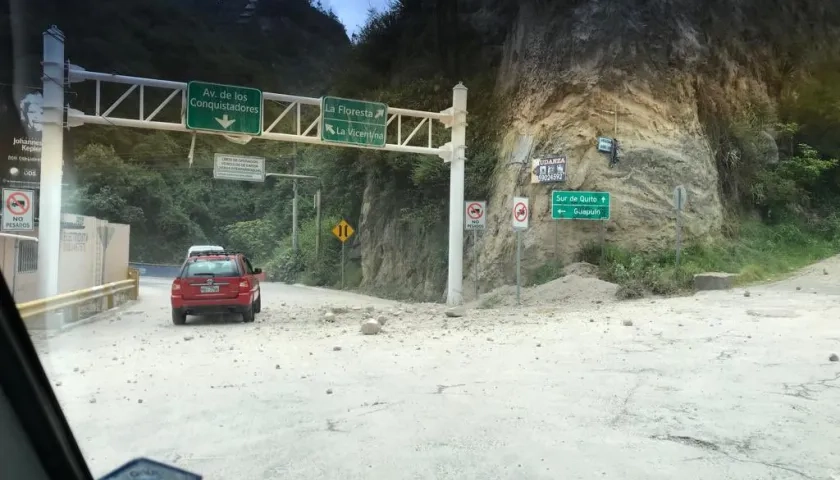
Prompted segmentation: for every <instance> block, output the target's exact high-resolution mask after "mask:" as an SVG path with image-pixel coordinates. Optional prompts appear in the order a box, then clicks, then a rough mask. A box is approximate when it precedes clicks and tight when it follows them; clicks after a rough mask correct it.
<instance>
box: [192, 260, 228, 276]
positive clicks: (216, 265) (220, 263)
mask: <svg viewBox="0 0 840 480" xmlns="http://www.w3.org/2000/svg"><path fill="white" fill-rule="evenodd" d="M182 276H183V277H238V276H239V267H238V266H237V263H236V261H235V260H233V259H204V258H198V259H196V260H194V261H191V262H188V263H187V265H186V267H184V273H183V275H182Z"/></svg>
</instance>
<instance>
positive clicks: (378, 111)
mask: <svg viewBox="0 0 840 480" xmlns="http://www.w3.org/2000/svg"><path fill="white" fill-rule="evenodd" d="M387 128H388V105H385V104H384V103H378V102H364V101H361V100H350V99H347V98H338V97H323V98H322V99H321V140H323V141H324V142H328V143H342V144H346V145H359V146H363V147H380V148H381V147H384V146H385V132H386V130H387Z"/></svg>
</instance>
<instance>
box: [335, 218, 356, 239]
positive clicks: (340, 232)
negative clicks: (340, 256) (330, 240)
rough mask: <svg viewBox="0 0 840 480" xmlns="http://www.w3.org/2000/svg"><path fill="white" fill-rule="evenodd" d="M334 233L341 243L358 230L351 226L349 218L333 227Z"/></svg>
mask: <svg viewBox="0 0 840 480" xmlns="http://www.w3.org/2000/svg"><path fill="white" fill-rule="evenodd" d="M332 233H333V235H335V238H337V239H339V240H340V241H341V243H344V242H346V241H347V239H348V238H350V237H352V236H353V234H354V233H356V231H355V230H353V227H351V226H350V224H349V223H347V220H343V219H342V220H341V221H340V222H338V224H337V225H336V226H334V227H333V229H332Z"/></svg>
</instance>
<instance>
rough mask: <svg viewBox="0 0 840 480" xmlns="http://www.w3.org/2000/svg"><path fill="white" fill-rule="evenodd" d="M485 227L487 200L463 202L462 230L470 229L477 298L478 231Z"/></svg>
mask: <svg viewBox="0 0 840 480" xmlns="http://www.w3.org/2000/svg"><path fill="white" fill-rule="evenodd" d="M486 229H487V202H486V201H484V200H481V201H466V202H464V230H467V231H472V237H473V270H474V271H475V272H474V274H475V298H476V299H478V293H479V292H478V232H479V231H484V230H486Z"/></svg>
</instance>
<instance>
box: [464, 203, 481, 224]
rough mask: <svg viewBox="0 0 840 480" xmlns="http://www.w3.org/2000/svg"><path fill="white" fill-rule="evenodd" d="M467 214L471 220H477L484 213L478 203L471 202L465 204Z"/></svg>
mask: <svg viewBox="0 0 840 480" xmlns="http://www.w3.org/2000/svg"><path fill="white" fill-rule="evenodd" d="M467 215H468V216H469V217H470V219H472V220H478V219H480V218H481V217H482V215H484V211H483V210H482V209H481V204H480V203H471V204H469V205H468V206H467Z"/></svg>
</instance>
